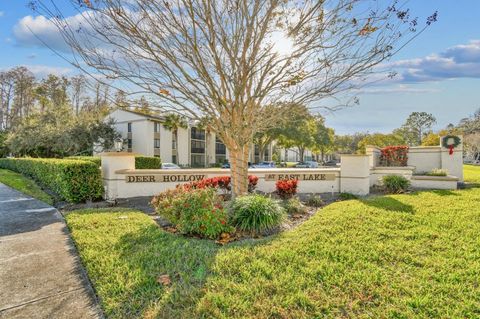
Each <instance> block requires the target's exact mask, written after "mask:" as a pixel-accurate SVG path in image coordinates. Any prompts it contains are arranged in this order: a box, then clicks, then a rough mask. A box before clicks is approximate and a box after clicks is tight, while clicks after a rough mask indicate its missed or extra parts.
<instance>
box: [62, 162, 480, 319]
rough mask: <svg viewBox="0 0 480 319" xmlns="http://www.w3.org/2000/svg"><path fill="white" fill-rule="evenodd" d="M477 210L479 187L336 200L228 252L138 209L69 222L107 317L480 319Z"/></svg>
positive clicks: (84, 215)
mask: <svg viewBox="0 0 480 319" xmlns="http://www.w3.org/2000/svg"><path fill="white" fill-rule="evenodd" d="M475 169H476V170H475ZM475 169H474V170H472V171H468V172H467V170H466V179H467V180H472V179H473V178H474V177H473V176H474V175H475V174H478V173H479V172H480V167H478V168H475ZM479 203H480V188H470V189H466V190H460V191H428V192H419V193H414V194H410V195H395V196H383V197H374V198H371V199H368V200H350V201H345V202H338V203H334V204H332V205H329V206H327V207H325V208H324V209H322V210H321V211H320V212H319V213H318V214H316V215H315V216H313V217H312V218H311V219H310V220H308V221H307V222H305V223H304V224H303V225H301V226H300V227H298V228H296V229H295V230H293V231H290V232H286V233H283V234H281V235H278V236H275V237H272V238H267V239H264V240H256V241H248V242H242V243H234V244H230V245H227V246H226V247H220V246H217V245H215V244H214V243H212V242H209V241H205V240H196V239H186V238H183V237H181V236H176V235H172V234H169V233H166V232H164V231H162V230H160V229H159V228H158V227H157V226H156V224H155V223H154V222H153V221H152V220H151V219H150V218H149V217H148V216H146V215H144V214H143V213H140V212H135V211H129V210H116V211H112V210H111V209H110V210H104V211H99V210H97V211H79V212H74V213H71V214H69V215H67V218H66V219H67V223H68V226H69V227H70V229H71V231H72V235H73V238H74V240H75V242H76V244H77V246H78V247H79V250H80V254H81V258H82V260H83V262H84V264H85V265H86V268H87V271H88V274H89V276H90V278H91V280H92V282H93V284H94V286H95V289H96V290H97V292H98V294H99V296H100V298H101V301H102V306H103V308H104V310H105V312H106V314H107V317H108V318H132V317H146V318H479V317H480V236H479V234H480V205H479ZM164 274H168V275H169V276H170V279H171V281H172V283H171V285H170V286H163V285H162V284H159V283H157V281H156V278H157V277H158V276H159V275H164Z"/></svg>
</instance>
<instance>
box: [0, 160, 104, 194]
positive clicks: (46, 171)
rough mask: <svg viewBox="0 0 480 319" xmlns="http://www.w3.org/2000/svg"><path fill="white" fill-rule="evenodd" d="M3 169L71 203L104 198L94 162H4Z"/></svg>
mask: <svg viewBox="0 0 480 319" xmlns="http://www.w3.org/2000/svg"><path fill="white" fill-rule="evenodd" d="M0 167H1V168H6V169H9V170H12V171H15V172H18V173H21V174H23V175H26V176H29V177H31V178H32V179H34V180H35V181H37V182H38V183H39V184H40V185H42V186H44V187H46V188H48V189H50V190H52V191H53V192H55V193H56V194H57V195H58V196H59V197H60V198H61V199H63V200H66V201H69V202H74V203H78V202H83V201H85V200H95V199H98V198H100V197H101V196H102V194H103V185H102V179H101V174H100V170H99V169H98V165H96V164H95V163H92V162H90V161H81V160H66V159H53V158H3V159H0Z"/></svg>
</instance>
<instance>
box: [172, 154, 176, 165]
mask: <svg viewBox="0 0 480 319" xmlns="http://www.w3.org/2000/svg"><path fill="white" fill-rule="evenodd" d="M172 163H173V164H177V155H172Z"/></svg>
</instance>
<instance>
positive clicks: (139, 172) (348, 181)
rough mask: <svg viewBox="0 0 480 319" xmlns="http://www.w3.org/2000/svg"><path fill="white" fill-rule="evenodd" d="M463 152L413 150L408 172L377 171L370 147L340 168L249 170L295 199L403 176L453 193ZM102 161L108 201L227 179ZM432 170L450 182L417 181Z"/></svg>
mask: <svg viewBox="0 0 480 319" xmlns="http://www.w3.org/2000/svg"><path fill="white" fill-rule="evenodd" d="M460 141H462V138H461V137H460ZM462 149H463V148H462V143H460V144H459V145H457V146H456V147H455V149H454V152H453V154H450V150H449V149H448V148H445V147H442V146H441V145H440V146H438V147H437V146H435V147H412V148H410V150H409V153H408V166H406V167H379V166H378V164H379V162H380V161H379V156H380V149H379V148H377V147H374V146H369V147H367V154H366V155H342V156H341V164H340V167H334V168H312V169H296V168H290V169H250V170H249V174H250V175H255V176H257V177H258V178H259V180H258V184H257V189H258V190H260V191H262V192H265V193H271V192H273V191H275V183H276V182H277V181H278V180H282V179H297V180H299V181H300V183H299V185H298V192H299V193H331V192H334V193H339V192H346V193H352V194H356V195H367V194H369V192H370V187H371V186H374V185H379V184H380V183H381V179H382V177H383V176H385V175H391V174H394V175H402V176H405V177H406V178H408V179H410V181H411V183H412V186H414V187H417V188H438V189H456V187H457V182H458V181H463V163H462ZM101 159H102V161H101V162H102V167H101V169H102V177H103V183H104V186H105V198H106V199H116V198H128V197H136V196H153V195H156V194H158V193H160V192H163V191H165V190H167V189H173V188H175V187H176V186H177V185H178V184H184V183H189V182H193V181H199V180H202V179H205V178H210V177H218V176H226V175H230V170H226V169H179V170H165V169H155V170H148V169H135V154H133V153H115V152H111V153H103V154H101ZM436 168H440V169H446V170H448V172H449V176H446V177H442V178H440V177H435V176H421V177H420V176H416V174H417V173H419V172H429V171H431V170H432V169H436Z"/></svg>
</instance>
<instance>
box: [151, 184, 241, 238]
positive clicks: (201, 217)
mask: <svg viewBox="0 0 480 319" xmlns="http://www.w3.org/2000/svg"><path fill="white" fill-rule="evenodd" d="M152 205H153V207H155V210H156V212H157V213H158V214H159V215H160V216H162V217H164V218H166V219H167V220H168V221H170V222H171V223H172V224H174V225H175V226H176V227H177V229H178V230H179V231H180V232H182V233H184V234H194V235H200V236H202V237H206V238H212V239H213V238H217V237H218V236H219V235H220V234H221V233H224V232H231V231H232V228H231V227H230V226H228V225H227V219H228V216H227V212H226V210H225V209H224V208H223V206H222V200H221V198H220V197H219V196H218V195H217V192H216V189H214V188H210V187H208V188H197V189H188V190H187V189H185V188H183V187H178V188H176V189H175V190H167V191H165V192H163V193H161V194H159V195H157V196H155V197H154V198H153V199H152Z"/></svg>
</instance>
